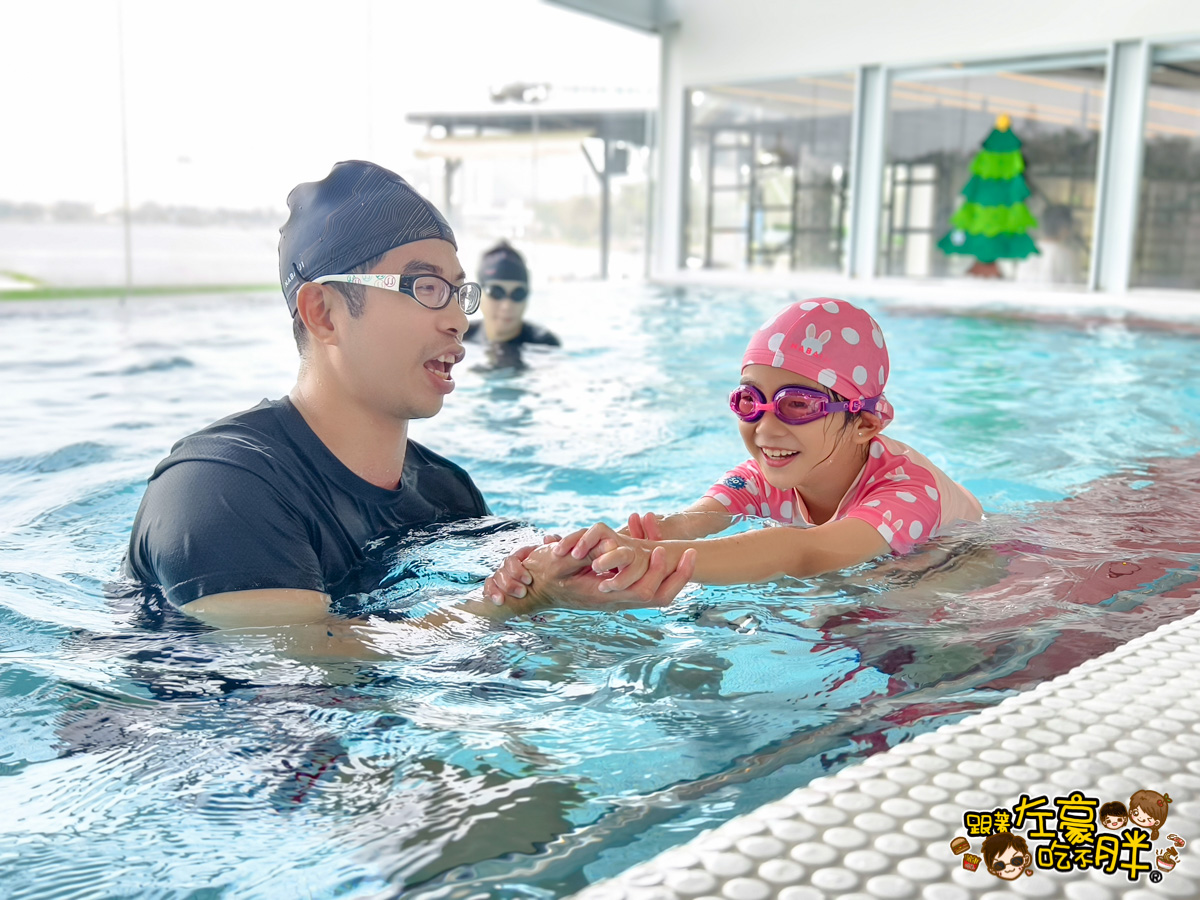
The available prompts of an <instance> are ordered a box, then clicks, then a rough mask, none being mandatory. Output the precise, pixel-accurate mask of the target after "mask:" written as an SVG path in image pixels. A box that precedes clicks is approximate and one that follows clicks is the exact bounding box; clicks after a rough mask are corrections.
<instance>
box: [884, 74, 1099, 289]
mask: <svg viewBox="0 0 1200 900" xmlns="http://www.w3.org/2000/svg"><path fill="white" fill-rule="evenodd" d="M1104 76H1105V60H1104V56H1103V55H1102V54H1101V55H1095V56H1088V57H1076V58H1072V59H1071V60H1069V61H1061V62H1059V63H1057V64H1056V63H1054V62H1052V61H1051V62H1047V61H1034V60H1030V61H1024V62H1020V63H1017V62H1014V63H1011V64H1001V65H993V66H987V67H984V66H976V67H966V68H964V67H962V66H944V67H938V68H931V69H922V70H914V71H909V72H897V73H896V74H895V75H894V76H893V78H892V82H891V87H890V92H891V93H890V108H889V129H888V154H887V161H886V164H885V170H884V178H883V210H882V215H881V217H880V228H881V235H880V261H879V274H880V275H892V276H913V277H947V276H948V277H956V276H965V275H967V274H973V275H984V276H988V277H997V278H1003V279H1008V280H1016V281H1022V282H1029V283H1034V284H1085V283H1086V281H1087V273H1088V266H1089V264H1090V258H1091V246H1092V214H1093V209H1094V207H1095V196H1096V158H1097V154H1098V150H1099V138H1100V123H1101V118H1102V116H1103V110H1104V87H1105V86H1104ZM1002 116H1003V117H1005V118H1004V119H1003V120H1001V117H1002ZM998 120H999V121H1000V122H1001V126H1000V127H999V128H998V124H997V123H998ZM993 129H998V130H1000V131H1001V132H1002V134H1005V135H1013V136H1015V137H1016V138H1017V139H1018V140H1019V141H1020V147H1019V149H1018V150H1015V151H1014V150H1013V149H1012V148H1013V147H1015V146H1016V145H1015V144H1013V143H1012V142H1011V139H1010V138H1009V137H1007V136H1006V137H1003V138H1002V139H1000V140H999V142H996V141H992V142H990V143H989V148H998V149H996V155H1004V154H1005V153H1008V154H1012V153H1014V152H1016V153H1019V154H1020V155H1021V156H1022V157H1023V160H1024V171H1022V172H1017V171H1013V170H1009V169H1006V168H1004V166H1003V165H1001V166H1000V168H999V169H996V170H989V171H988V172H986V173H985V174H984V175H983V176H981V177H986V178H987V179H988V180H989V181H991V183H990V184H983V183H982V182H980V181H978V180H977V181H975V182H973V183H974V184H975V185H981V184H982V185H983V186H982V187H981V188H980V189H979V190H972V191H968V194H969V195H970V197H964V188H966V187H967V185H968V182H972V178H973V176H975V175H978V174H980V165H981V163H980V162H978V161H977V159H976V158H977V157H978V156H979V155H980V152H981V150H983V149H984V148H983V143H984V141H985V140H988V139H989V136H990V135H991V134H993ZM988 153H993V149H989V150H988ZM996 162H997V163H1002V162H1003V160H997V161H996ZM973 167H974V169H973ZM1000 170H1003V174H1000ZM1022 178H1023V179H1024V184H1023V185H1021V184H1020V181H1021V179H1022ZM997 181H1002V182H1005V185H1004V188H1003V189H1002V190H1001V189H999V188H998V187H997V184H996V182H997ZM1026 190H1027V191H1028V193H1027V194H1026ZM971 202H976V203H977V204H978V205H981V206H983V207H987V208H984V209H980V208H976V209H973V210H972V211H971V215H970V216H966V215H965V214H960V215H957V216H956V214H958V213H959V207H960V205H963V204H966V203H971ZM1019 204H1024V206H1025V209H1027V210H1028V212H1029V213H1030V214H1031V215H1032V218H1033V219H1034V220H1036V224H1032V225H1031V224H1028V222H1029V220H1028V219H1027V218H1026V217H1025V215H1024V213H1023V212H1022V211H1021V210H1019V209H1017V208H1016V207H1017V206H1018V205H1019ZM952 219H953V220H954V221H952ZM964 222H970V223H971V224H970V227H964V226H963V225H962V224H961V223H964ZM1022 222H1024V223H1025V224H1021V223H1022ZM972 233H978V234H979V235H981V236H982V237H985V238H988V240H986V241H985V243H984V244H975V243H967V241H968V240H969V238H970V234H972ZM996 234H1000V235H1001V236H1002V237H1003V236H1005V235H1010V234H1011V235H1014V237H1013V238H1005V239H1003V240H1001V241H996V240H992V238H994V237H995V236H996ZM1020 234H1027V235H1028V237H1029V238H1032V240H1033V244H1034V246H1036V248H1037V251H1038V252H1037V253H1030V254H1029V255H1027V256H1026V257H1025V258H1024V259H1021V260H1019V261H1017V260H1014V259H1009V258H1005V254H1007V253H1019V252H1021V250H1020V249H1019V248H1021V247H1022V246H1027V241H1025V239H1024V238H1019V235H1020ZM939 242H942V245H943V246H941V247H939ZM947 245H949V246H953V247H961V248H963V249H962V250H960V251H958V252H946V250H945V249H943V248H944V247H946V246H947ZM985 245H986V246H985ZM968 250H978V251H979V255H978V256H974V255H970V254H969V253H968V252H967V251H968ZM989 254H990V255H992V256H993V258H992V259H990V260H988V259H984V257H985V256H987V255H989Z"/></svg>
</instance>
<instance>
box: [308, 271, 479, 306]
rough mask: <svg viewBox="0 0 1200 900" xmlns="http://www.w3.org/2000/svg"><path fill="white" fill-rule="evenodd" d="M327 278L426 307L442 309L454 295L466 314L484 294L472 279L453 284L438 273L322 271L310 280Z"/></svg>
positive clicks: (316, 281)
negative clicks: (402, 296)
mask: <svg viewBox="0 0 1200 900" xmlns="http://www.w3.org/2000/svg"><path fill="white" fill-rule="evenodd" d="M330 281H341V282H344V283H346V284H363V285H366V286H367V287H377V288H383V289H384V290H385V291H396V292H397V293H400V294H408V296H410V297H412V298H413V299H414V300H416V301H417V302H418V303H420V304H421V305H422V306H424V307H425V308H426V309H445V308H446V306H447V304H449V303H450V300H451V299H452V298H457V300H458V305H459V307H460V308H461V309H462V311H463V312H465V313H466V314H467V315H468V316H469V315H470V314H471V313H473V312H475V310H477V309H479V298H480V297H481V296H482V295H483V288H481V287H480V286H479V285H478V284H476V283H475V282H474V281H467V282H464V283H463V284H460V285H453V284H451V283H450V282H449V281H447V280H446V279H445V278H443V277H442V276H441V275H322V276H321V277H320V278H314V279H313V284H326V283H327V282H330Z"/></svg>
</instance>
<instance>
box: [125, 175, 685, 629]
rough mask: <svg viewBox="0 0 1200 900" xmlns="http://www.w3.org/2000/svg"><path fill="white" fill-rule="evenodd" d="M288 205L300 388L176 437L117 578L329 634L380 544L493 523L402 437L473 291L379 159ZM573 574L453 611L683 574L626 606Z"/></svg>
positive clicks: (436, 383)
mask: <svg viewBox="0 0 1200 900" xmlns="http://www.w3.org/2000/svg"><path fill="white" fill-rule="evenodd" d="M288 207H289V210H290V215H289V217H288V220H287V222H286V223H284V225H283V227H282V228H280V240H279V272H280V281H281V284H282V287H283V292H284V296H285V298H286V299H287V303H288V308H289V309H290V310H291V313H292V323H293V334H294V336H295V338H296V344H297V346H298V348H299V351H300V369H299V375H298V377H297V380H296V384H295V386H294V387H293V388H292V390H291V392H290V393H289V394H288V395H287V396H285V397H283V398H281V399H279V400H264V401H262V402H261V403H259V404H258V405H257V406H255V407H254V408H252V409H248V410H245V411H243V412H239V413H235V414H234V415H232V416H229V417H227V418H224V419H221V420H220V421H218V422H215V423H213V424H212V425H209V426H208V427H206V428H203V429H201V430H200V431H198V432H196V433H195V434H192V435H189V436H188V437H185V438H183V439H182V440H181V441H179V442H178V443H176V444H175V446H174V447H173V448H172V450H171V453H170V455H169V456H168V457H167V458H166V459H164V460H163V461H162V462H160V463H159V464H158V466H157V467H156V468H155V470H154V472H153V474H152V475H151V476H150V481H149V484H148V485H147V488H146V493H145V495H144V496H143V498H142V503H141V506H140V508H139V509H138V513H137V517H136V519H135V520H134V524H133V532H132V534H131V536H130V542H129V552H128V556H127V558H126V564H125V571H126V574H127V575H128V576H129V577H131V578H133V579H136V580H138V581H141V582H144V583H146V584H152V585H157V586H158V587H159V588H160V589H161V591H162V593H163V594H164V596H165V597H166V599H167V600H168V601H169V602H170V603H171V604H172V605H173V606H175V607H178V608H179V609H181V610H182V611H183V612H185V613H187V614H188V615H191V616H194V617H196V618H198V619H200V620H202V621H204V622H206V623H208V624H212V625H215V626H218V627H265V626H279V625H302V624H319V625H321V626H322V627H321V628H319V629H317V630H316V631H319V632H320V633H321V634H325V633H329V634H330V636H332V630H334V629H333V628H332V625H333V621H334V620H333V619H332V618H331V617H330V603H331V599H332V598H336V597H337V596H340V595H343V594H345V593H351V592H353V591H354V590H355V589H356V588H354V587H351V588H349V589H347V587H346V584H345V580H346V579H347V578H348V577H352V575H353V573H354V571H355V569H356V567H357V566H359V565H360V564H361V563H362V562H363V560H364V558H365V554H366V550H367V549H368V547H369V545H371V544H372V543H373V542H375V541H376V540H377V539H378V538H380V537H382V536H384V535H397V534H402V533H404V532H408V531H412V530H415V529H421V528H426V527H428V526H431V525H435V524H438V523H443V522H452V521H457V520H462V519H469V518H474V517H478V516H486V515H489V510H488V506H487V503H486V502H485V501H484V499H483V497H482V496H481V495H480V493H479V490H478V489H477V488H476V487H475V484H474V483H473V482H472V481H471V478H470V477H469V476H468V475H467V473H466V472H465V471H463V470H462V469H461V468H460V467H458V466H457V465H455V464H454V463H452V462H450V461H449V460H447V459H444V458H443V457H441V456H439V455H438V454H436V453H433V452H432V451H430V450H428V449H427V448H425V447H424V446H422V445H420V444H418V443H416V442H415V441H411V440H409V439H408V423H409V421H410V420H411V419H422V418H428V417H430V416H433V415H436V414H437V413H438V412H439V411H440V410H441V408H442V404H443V402H444V401H445V398H446V397H447V396H448V395H449V394H450V392H451V391H453V390H454V380H453V378H452V377H451V371H452V369H453V367H454V365H455V364H457V363H458V362H459V361H461V360H462V358H463V346H462V336H463V334H464V332H465V331H466V329H467V317H466V313H467V312H473V311H474V310H475V308H476V307H477V305H478V301H479V291H480V289H479V285H477V284H474V283H469V282H467V281H466V275H465V273H464V272H463V268H462V266H461V264H460V263H459V260H458V256H457V244H456V243H455V239H454V233H453V232H452V231H451V230H450V226H449V225H448V224H447V223H446V220H445V219H444V218H443V217H442V215H441V213H439V212H438V210H437V209H435V208H434V206H433V205H432V204H431V203H429V201H427V200H426V199H424V198H423V197H421V196H420V195H419V194H418V193H417V192H416V191H415V190H413V188H412V187H411V186H410V185H409V184H408V183H407V182H406V181H404V179H402V178H400V177H399V176H398V175H396V174H395V173H393V172H390V171H388V170H387V169H384V168H382V167H380V166H377V165H374V164H373V163H368V162H360V161H350V162H342V163H338V164H337V165H335V166H334V167H333V170H332V171H331V172H330V173H329V175H328V176H327V177H326V178H325V179H323V180H322V181H317V182H311V183H306V184H301V185H298V186H297V187H296V188H295V189H294V190H293V191H292V192H291V194H289V195H288ZM572 567H573V568H576V569H578V563H577V561H576V562H574V563H573V564H572V565H571V566H568V567H566V568H564V569H562V570H560V571H548V570H540V574H541V575H542V579H541V581H539V583H538V584H537V585H534V586H531V587H530V589H529V591H528V592H527V593H526V594H525V602H524V603H523V604H522V605H521V606H520V607H519V608H516V609H513V608H512V606H511V603H510V602H506V603H505V606H504V607H498V606H495V605H494V604H492V603H491V602H484V601H483V600H482V599H479V600H476V601H474V602H467V603H466V604H464V606H463V607H461V608H462V609H466V610H468V611H471V612H474V613H477V614H480V615H488V616H492V617H499V616H502V615H509V614H512V613H518V614H519V613H523V612H529V611H531V610H533V609H536V608H541V607H544V606H550V605H585V606H586V605H594V606H615V605H620V604H621V603H622V600H625V601H627V602H630V603H633V602H641V603H645V602H646V601H647V600H655V599H657V600H659V601H660V602H661V601H664V600H669V599H670V598H671V597H674V595H675V594H676V593H678V591H679V589H680V588H681V587H682V586H683V584H684V583H686V580H687V577H688V576H689V575H690V568H689V567H688V566H687V565H683V566H680V567H679V568H678V569H676V570H674V571H671V572H667V571H665V567H660V571H658V572H655V573H653V577H650V578H648V579H645V580H643V581H641V582H639V583H637V584H635V585H633V586H631V587H630V588H629V589H628V591H627V596H626V597H624V598H622V597H618V596H614V595H613V594H605V593H600V592H599V591H598V590H597V589H596V586H597V585H598V583H599V581H600V579H599V578H598V577H596V576H594V575H593V574H592V573H591V572H590V570H582V571H580V572H579V573H578V574H573V573H572V571H571V568H572ZM522 593H524V592H522ZM509 599H510V600H511V598H509ZM326 624H328V625H330V626H331V627H330V628H329V629H327V628H325V625H326ZM314 633H315V632H314Z"/></svg>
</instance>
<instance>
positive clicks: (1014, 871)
mask: <svg viewBox="0 0 1200 900" xmlns="http://www.w3.org/2000/svg"><path fill="white" fill-rule="evenodd" d="M981 852H982V853H983V861H984V864H985V865H986V866H987V870H988V871H989V872H991V873H992V874H993V875H995V876H996V877H997V878H999V879H1001V880H1003V881H1012V880H1013V879H1015V878H1018V877H1019V876H1020V874H1021V873H1022V872H1024V871H1025V867H1026V866H1028V865H1030V864H1031V863H1032V862H1033V856H1032V855H1031V854H1030V852H1029V845H1028V844H1026V843H1025V838H1023V837H1021V836H1020V835H1016V834H1013V833H1012V832H1011V831H997V832H996V833H995V834H989V835H988V836H987V838H986V839H985V840H984V842H983V850H982V851H981Z"/></svg>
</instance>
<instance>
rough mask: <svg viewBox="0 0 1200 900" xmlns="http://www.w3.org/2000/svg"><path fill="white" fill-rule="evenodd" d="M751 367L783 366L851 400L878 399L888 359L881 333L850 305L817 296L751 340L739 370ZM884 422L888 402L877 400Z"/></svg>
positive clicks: (888, 412)
mask: <svg viewBox="0 0 1200 900" xmlns="http://www.w3.org/2000/svg"><path fill="white" fill-rule="evenodd" d="M751 365H763V366H772V367H774V368H776V369H786V370H787V371H789V372H795V373H796V374H797V375H803V376H804V377H806V378H811V379H812V380H813V381H815V382H817V383H818V384H823V385H824V386H825V387H827V388H830V389H831V390H833V391H836V392H837V393H839V394H841V395H842V396H843V397H845V398H847V399H849V400H854V399H858V398H865V397H879V396H881V395H882V394H883V387H884V385H885V384H887V379H888V373H889V371H890V363H889V361H888V352H887V344H886V343H884V340H883V331H882V330H880V328H879V325H878V323H876V321H875V320H874V319H872V318H871V316H870V315H869V314H867V313H866V312H864V311H863V310H861V309H859V308H858V307H857V306H855V305H854V304H853V303H847V302H846V301H845V300H834V299H832V298H829V297H818V298H816V299H813V300H802V301H800V302H798V303H793V304H792V305H791V306H788V307H786V308H785V309H783V310H782V311H781V312H780V313H779V314H778V315H776V316H775V317H774V318H773V319H771V320H770V321H769V322H767V323H766V324H765V325H763V326H762V328H760V329H758V331H756V332H755V333H754V336H753V337H752V338H750V345H749V346H748V347H747V348H746V354H745V356H743V357H742V368H743V369H744V368H746V366H751ZM875 411H876V413H877V414H878V415H879V417H880V418H882V419H883V421H884V422H887V421H889V420H890V419H891V418H892V416H893V411H892V407H891V404H890V403H888V402H887V400H880V401H879V405H878V406H877V407H876V410H875Z"/></svg>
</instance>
